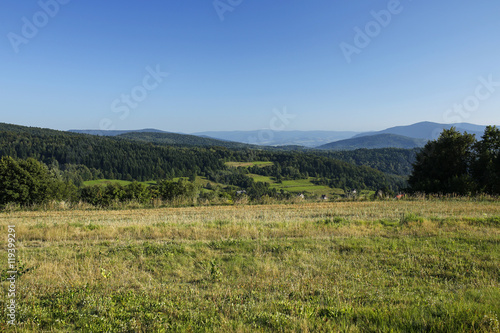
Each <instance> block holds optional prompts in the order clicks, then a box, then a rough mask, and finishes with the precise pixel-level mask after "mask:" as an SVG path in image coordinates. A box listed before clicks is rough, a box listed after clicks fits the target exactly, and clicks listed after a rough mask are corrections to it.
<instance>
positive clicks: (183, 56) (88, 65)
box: [0, 0, 500, 133]
mask: <svg viewBox="0 0 500 333" xmlns="http://www.w3.org/2000/svg"><path fill="white" fill-rule="evenodd" d="M54 1H56V0H41V1H35V0H23V1H15V0H4V1H2V2H1V4H0V110H1V111H0V115H1V118H0V122H7V123H14V124H21V125H29V126H37V127H48V128H54V129H63V130H67V129H74V128H78V129H97V128H99V127H100V126H103V124H104V126H106V127H111V126H113V128H116V129H138V128H158V129H162V130H168V131H175V132H185V133H191V132H196V131H205V130H252V129H261V128H268V127H269V126H270V122H271V120H272V119H273V118H274V117H275V113H273V110H275V109H277V110H281V112H283V111H282V110H283V109H284V108H285V107H286V110H287V112H288V113H289V114H292V115H294V116H295V118H294V119H292V120H291V121H290V122H289V123H287V125H286V129H288V130H296V129H298V130H320V129H321V130H356V131H361V130H378V129H384V128H386V127H391V126H396V125H406V124H410V123H414V122H418V121H425V120H428V121H435V122H441V123H449V122H455V121H463V122H471V123H476V124H497V125H498V124H500V35H499V32H500V20H499V19H498V17H499V14H500V2H499V1H498V0H484V1H481V2H473V1H463V0H461V1H456V0H455V1H451V0H442V1H432V2H431V1H419V0H413V1H411V0H401V1H399V3H400V4H399V6H396V5H397V1H396V0H392V1H380V0H369V1H368V0H366V1H361V0H360V1H352V0H350V1H348V0H339V1H332V0H311V1H305V0H273V1H270V0H242V1H240V2H241V3H240V4H237V3H238V1H237V0H233V1H232V3H233V4H237V5H236V6H231V5H228V4H227V3H228V0H221V1H220V2H219V4H226V5H225V6H226V9H227V6H231V8H230V9H231V11H230V10H227V11H225V12H223V13H222V12H221V11H223V10H224V9H223V8H224V7H223V6H224V5H220V6H221V7H220V8H222V9H219V11H220V12H219V13H218V12H217V10H216V9H215V8H214V4H213V1H212V0H208V1H199V0H182V1H181V0H167V1H166V0H148V1H139V0H135V1H132V0H120V1H118V0H106V1H96V0H85V1H83V0H72V1H69V2H68V0H64V1H63V0H59V1H60V2H68V3H66V4H60V5H59V8H55V7H54V6H53V2H54ZM44 3H46V4H48V6H46V7H47V8H48V9H47V8H46V11H48V12H49V14H50V15H49V14H44V12H40V11H42V10H43V9H42V7H41V6H40V4H44ZM51 3H52V4H51ZM382 10H385V11H389V10H391V11H392V12H393V13H392V14H391V17H390V22H388V18H387V16H382V18H379V19H380V20H386V21H385V22H383V25H382V24H380V23H375V22H376V21H375V18H374V17H373V15H372V13H371V12H372V11H375V12H380V11H382ZM389 13H390V12H389ZM219 14H220V15H219ZM221 15H222V17H223V18H224V20H221ZM23 18H24V19H23ZM27 22H28V23H27ZM370 22H371V23H370ZM31 24H37V25H38V26H39V28H37V27H36V25H35V28H36V29H37V30H38V31H37V32H36V34H35V33H34V32H33V30H32V29H31V30H30V29H29V28H30V27H29V25H31ZM367 24H368V28H369V29H372V30H369V31H370V34H371V35H372V36H373V37H370V39H371V41H370V42H369V44H367V43H366V40H365V41H363V40H358V44H357V46H359V47H357V46H356V44H355V36H356V32H355V28H356V27H359V28H360V29H361V30H365V28H366V27H367ZM31 28H32V27H31ZM342 43H345V44H342ZM363 43H364V44H363ZM347 44H349V45H351V46H352V47H357V53H353V54H351V56H350V60H351V62H350V63H349V62H348V61H347V59H346V57H345V55H344V53H343V51H342V49H341V47H340V46H341V45H344V46H345V45H347ZM365 44H367V45H365ZM361 46H362V47H361ZM351 50H352V49H351ZM16 51H17V52H16ZM148 66H149V68H150V69H151V70H155V69H156V67H157V66H159V69H160V71H161V72H168V74H169V75H168V76H167V77H164V78H160V79H161V80H162V82H161V83H159V84H157V83H156V82H155V81H154V79H153V78H151V77H147V75H149V74H148V70H146V68H147V67H148ZM490 76H491V79H492V80H493V81H494V82H499V83H498V84H496V85H495V84H493V85H491V84H490V85H489V86H488V87H486V86H485V84H484V83H481V81H480V80H479V78H480V77H483V78H484V80H486V81H488V79H489V77H490ZM144 79H146V81H145V82H146V83H145V84H146V85H147V87H148V89H150V90H146V89H145V86H144V83H143V81H144ZM132 92H135V97H134V98H136V100H133V99H132V100H131V101H129V103H132V104H125V103H126V102H124V101H123V100H122V95H130V94H131V93H132ZM144 92H147V96H144V95H143V93H144ZM476 96H479V97H480V98H479V97H476ZM136 102H137V103H136ZM464 103H466V104H467V103H469V104H468V106H467V108H468V109H469V111H467V110H462V111H458V109H456V110H450V109H451V108H453V106H454V104H459V105H461V104H464ZM131 105H133V107H132V106H131ZM127 109H128V111H129V112H127V111H126V110H127ZM447 110H449V111H447ZM113 111H117V112H113ZM103 119H105V120H104V122H103ZM280 128H283V127H282V126H280Z"/></svg>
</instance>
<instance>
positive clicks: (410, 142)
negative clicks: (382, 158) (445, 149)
mask: <svg viewBox="0 0 500 333" xmlns="http://www.w3.org/2000/svg"><path fill="white" fill-rule="evenodd" d="M452 127H456V128H457V130H459V131H460V132H467V133H470V134H475V135H476V138H478V139H479V138H481V136H482V135H483V133H484V129H485V127H486V126H482V125H474V124H468V123H459V124H439V123H432V122H421V123H416V124H412V125H408V126H396V127H391V128H388V129H385V130H383V131H378V132H365V133H359V134H356V135H355V136H354V137H353V138H351V139H347V140H340V141H335V142H331V143H328V144H326V145H322V146H319V147H317V148H318V149H329V150H354V149H361V148H368V149H372V148H406V149H410V148H418V147H423V146H425V144H426V143H427V142H428V141H429V140H435V139H437V138H438V137H439V135H440V134H441V132H442V131H443V130H445V129H450V128H452Z"/></svg>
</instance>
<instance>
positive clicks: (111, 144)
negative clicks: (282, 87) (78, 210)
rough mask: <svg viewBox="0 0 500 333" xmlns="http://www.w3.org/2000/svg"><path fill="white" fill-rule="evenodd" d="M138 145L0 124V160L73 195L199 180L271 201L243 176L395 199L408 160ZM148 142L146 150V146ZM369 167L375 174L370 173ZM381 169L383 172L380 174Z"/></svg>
mask: <svg viewBox="0 0 500 333" xmlns="http://www.w3.org/2000/svg"><path fill="white" fill-rule="evenodd" d="M140 137H141V138H142V139H141V141H142V140H143V141H144V142H141V141H137V140H135V139H134V140H129V139H126V138H124V137H121V136H117V137H101V136H94V135H86V134H76V133H70V132H63V131H55V130H48V129H40V128H29V127H23V126H16V125H7V124H0V157H7V156H8V157H12V158H13V159H14V160H15V161H17V163H18V164H20V165H22V164H23V163H24V162H22V161H24V160H27V159H29V158H32V159H34V160H36V161H39V162H42V163H44V164H45V165H46V167H47V169H48V170H49V172H50V174H51V175H53V176H54V177H55V179H57V180H60V181H62V182H65V183H68V184H69V183H71V184H74V185H75V186H76V187H81V185H82V184H83V182H84V181H87V180H93V179H102V178H106V179H121V180H129V181H132V180H137V181H145V180H172V179H174V178H178V177H189V178H196V176H203V177H206V178H207V179H208V180H211V181H214V182H217V183H221V184H224V185H229V186H233V187H232V188H233V189H234V187H239V188H242V189H247V190H248V193H253V194H254V197H258V196H259V195H263V194H268V195H278V194H277V193H276V191H275V190H274V191H273V190H272V189H270V188H269V187H268V186H267V185H266V184H260V183H257V182H254V181H253V179H252V178H251V177H248V173H252V174H257V175H262V176H269V177H273V179H276V181H278V182H280V181H283V180H294V179H307V178H309V177H314V178H315V179H316V181H320V182H321V184H324V185H328V186H330V187H332V188H341V189H346V190H348V189H354V188H357V189H372V190H376V189H378V188H383V187H387V188H390V189H392V190H394V191H395V190H397V189H399V188H401V187H404V186H405V185H406V182H405V178H404V177H402V176H401V175H404V173H405V172H404V171H401V170H397V168H396V167H395V166H396V165H397V164H398V160H400V159H401V158H403V159H404V158H408V156H411V153H406V152H403V151H396V150H395V151H393V152H391V151H390V150H386V151H384V150H381V151H379V152H369V151H367V150H360V151H359V152H349V153H347V152H319V151H315V152H313V151H311V152H309V151H286V150H283V149H256V148H238V149H236V148H235V149H229V148H226V147H220V146H191V147H189V146H170V145H168V144H167V143H166V142H165V141H163V140H160V141H159V142H157V141H156V140H155V139H154V138H155V135H151V134H146V135H140ZM151 138H152V141H153V142H148V140H149V139H151ZM374 154H375V155H380V156H385V157H384V158H381V159H380V162H378V163H373V162H368V160H370V159H373V155H374ZM391 154H392V156H393V158H392V160H391V157H390V156H391ZM405 154H407V155H405ZM403 155H404V156H406V157H402V156H403ZM341 159H343V160H344V161H341ZM227 161H241V162H252V161H268V162H272V165H270V166H268V167H265V168H258V167H254V168H248V169H245V168H229V167H227V166H226V165H225V162H227ZM346 161H349V162H351V163H348V162H346ZM353 162H354V163H353ZM6 163H7V162H6ZM9 163H12V161H9ZM370 163H371V164H372V165H373V166H374V167H376V168H378V169H379V170H376V169H374V168H371V167H370V166H371V165H370ZM405 163H408V162H405ZM354 164H358V165H354ZM384 168H387V170H388V171H389V172H388V173H384V172H382V171H380V170H383V169H384ZM139 192H140V191H139ZM78 195H79V196H82V195H83V196H85V193H84V192H82V191H80V192H79V194H78ZM99 195H100V194H99ZM124 197H127V196H126V195H125V196H124Z"/></svg>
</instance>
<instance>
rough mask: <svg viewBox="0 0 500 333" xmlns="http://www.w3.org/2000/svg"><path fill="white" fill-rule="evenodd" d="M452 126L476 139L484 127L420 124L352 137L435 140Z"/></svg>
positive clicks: (464, 124)
mask: <svg viewBox="0 0 500 333" xmlns="http://www.w3.org/2000/svg"><path fill="white" fill-rule="evenodd" d="M452 126H454V127H456V128H457V129H458V130H459V131H461V132H464V131H467V133H470V134H476V138H478V139H479V138H480V137H481V136H482V135H483V133H484V129H485V127H486V126H482V125H474V124H469V123H459V124H439V123H433V122H428V121H425V122H421V123H416V124H412V125H408V126H396V127H391V128H388V129H385V130H383V131H378V132H365V133H360V134H357V135H355V136H354V137H355V138H356V137H363V136H372V135H376V134H396V135H402V136H406V137H410V138H416V139H425V140H435V139H437V138H438V137H439V134H440V133H441V132H442V131H443V130H444V129H450V128H451V127H452Z"/></svg>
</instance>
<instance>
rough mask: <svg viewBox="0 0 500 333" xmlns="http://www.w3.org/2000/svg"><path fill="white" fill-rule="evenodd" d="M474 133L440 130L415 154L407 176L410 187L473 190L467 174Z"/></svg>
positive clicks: (445, 190) (436, 189)
mask: <svg viewBox="0 0 500 333" xmlns="http://www.w3.org/2000/svg"><path fill="white" fill-rule="evenodd" d="M475 143H476V139H475V136H474V134H468V133H463V134H462V133H460V132H459V131H457V130H456V128H454V127H452V128H451V129H449V130H444V131H443V132H442V133H441V136H440V137H439V138H438V139H437V140H434V141H430V142H428V143H427V144H426V145H425V147H424V148H423V149H422V150H421V151H420V152H419V153H418V154H417V156H416V162H415V163H414V164H413V172H412V174H411V175H410V177H409V179H408V184H409V186H410V190H411V191H413V192H426V193H457V194H467V193H470V192H473V191H475V190H476V184H475V182H474V179H473V178H472V175H471V170H470V169H471V168H470V167H471V163H472V161H473V158H474V151H473V150H474V149H473V148H474V145H475Z"/></svg>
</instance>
